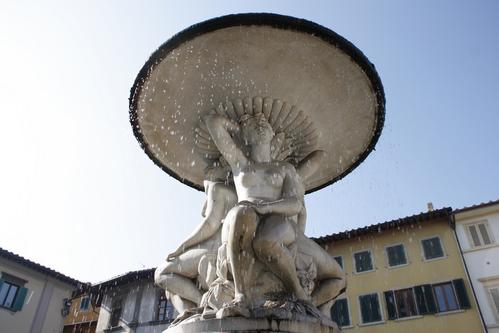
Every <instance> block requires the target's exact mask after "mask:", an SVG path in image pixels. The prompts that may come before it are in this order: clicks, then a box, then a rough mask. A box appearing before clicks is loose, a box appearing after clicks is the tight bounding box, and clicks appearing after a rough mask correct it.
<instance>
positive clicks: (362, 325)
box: [316, 208, 483, 333]
mask: <svg viewBox="0 0 499 333" xmlns="http://www.w3.org/2000/svg"><path fill="white" fill-rule="evenodd" d="M453 227H454V224H453V219H452V210H451V209H450V208H444V209H440V210H435V211H429V212H427V213H421V214H419V215H414V216H409V217H405V218H402V219H399V220H394V221H389V222H385V223H380V224H376V225H371V226H367V227H364V228H359V229H355V230H351V231H346V232H341V233H337V234H333V235H329V236H325V237H321V238H318V239H316V241H317V242H318V243H319V244H321V245H322V246H323V247H325V248H326V250H328V252H330V253H331V254H332V255H334V256H336V259H337V261H338V262H339V263H340V264H341V265H342V266H343V268H344V270H345V272H346V274H347V284H348V285H347V290H346V292H345V293H344V294H343V295H341V296H339V298H338V300H337V301H336V303H335V305H334V306H333V308H332V310H331V315H332V317H333V319H334V320H335V321H336V322H337V323H338V324H339V326H341V327H342V329H343V330H344V331H345V332H369V333H378V332H379V333H381V332H383V333H390V332H411V333H417V332H422V333H423V332H424V333H428V332H432V333H433V332H453V333H459V332H462V333H469V332H483V327H482V323H481V319H480V315H479V310H478V307H477V304H476V302H475V299H474V297H473V292H472V289H471V285H470V282H469V279H468V277H467V274H466V270H465V267H464V265H463V261H462V257H461V254H460V250H459V247H458V243H457V241H456V238H455V233H454V230H453Z"/></svg>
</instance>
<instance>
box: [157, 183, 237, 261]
mask: <svg viewBox="0 0 499 333" xmlns="http://www.w3.org/2000/svg"><path fill="white" fill-rule="evenodd" d="M207 192H208V193H207V198H206V202H205V206H206V208H205V209H204V214H203V215H204V219H203V222H201V224H199V225H198V226H197V227H196V229H194V231H193V232H192V233H191V234H190V235H189V236H188V237H187V239H186V240H184V241H183V242H182V244H180V246H179V247H178V248H177V250H175V251H174V252H173V253H171V254H169V255H168V257H167V260H172V259H173V258H175V257H177V256H179V255H180V254H182V253H184V252H185V251H186V250H187V249H188V248H190V247H193V246H195V245H198V244H199V243H201V242H203V241H205V240H207V239H210V238H211V237H213V236H214V235H215V234H216V233H217V231H218V229H219V228H220V226H221V223H222V219H223V218H224V217H225V214H226V212H227V209H228V208H230V207H228V206H231V205H233V204H235V202H236V195H235V193H234V190H233V189H230V188H229V187H228V186H225V185H222V184H209V185H208V191H207Z"/></svg>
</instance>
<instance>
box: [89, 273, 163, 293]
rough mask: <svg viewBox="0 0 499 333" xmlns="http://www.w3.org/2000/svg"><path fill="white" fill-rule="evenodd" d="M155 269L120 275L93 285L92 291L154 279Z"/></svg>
mask: <svg viewBox="0 0 499 333" xmlns="http://www.w3.org/2000/svg"><path fill="white" fill-rule="evenodd" d="M154 270H155V269H154V268H148V269H142V270H139V271H131V272H128V273H125V274H121V275H118V276H116V277H113V278H111V279H109V280H106V281H103V282H99V283H96V284H94V285H92V290H101V289H108V288H110V287H115V286H120V285H124V284H127V283H130V282H133V281H138V280H144V279H150V280H151V281H152V279H153V277H154Z"/></svg>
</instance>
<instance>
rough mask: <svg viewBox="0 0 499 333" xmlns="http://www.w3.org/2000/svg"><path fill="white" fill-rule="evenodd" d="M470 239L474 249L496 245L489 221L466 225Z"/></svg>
mask: <svg viewBox="0 0 499 333" xmlns="http://www.w3.org/2000/svg"><path fill="white" fill-rule="evenodd" d="M466 230H467V231H468V237H469V239H470V241H471V246H472V247H479V246H485V245H490V244H492V243H494V241H493V239H492V237H491V233H490V232H489V227H488V223H487V221H481V222H477V223H472V224H468V225H466Z"/></svg>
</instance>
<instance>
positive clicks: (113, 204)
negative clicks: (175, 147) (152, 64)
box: [0, 0, 499, 282]
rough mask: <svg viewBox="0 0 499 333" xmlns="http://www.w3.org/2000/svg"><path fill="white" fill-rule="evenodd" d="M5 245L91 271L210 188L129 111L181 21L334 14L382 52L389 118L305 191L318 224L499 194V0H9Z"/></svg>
mask: <svg viewBox="0 0 499 333" xmlns="http://www.w3.org/2000/svg"><path fill="white" fill-rule="evenodd" d="M1 8H2V9H1V11H0V100H1V101H2V102H1V104H0V105H1V106H0V113H1V121H2V126H1V130H0V154H1V155H0V156H1V163H0V224H1V232H0V247H2V248H4V249H8V250H10V251H13V252H15V253H18V254H20V255H23V256H25V257H27V258H29V259H31V260H34V261H36V262H39V263H41V264H43V265H46V266H49V267H51V268H54V269H56V270H59V271H61V272H62V273H64V274H67V275H70V276H71V277H74V278H77V279H79V280H82V281H90V282H98V281H101V280H105V279H109V278H111V277H113V276H115V275H118V274H122V273H125V272H127V271H131V270H137V269H142V268H149V267H154V266H156V265H157V264H158V263H159V262H161V261H162V260H163V259H164V258H165V257H166V255H167V254H168V253H169V252H170V251H171V250H173V249H174V248H175V247H176V245H178V244H179V243H180V242H181V240H182V239H183V238H184V237H185V236H187V234H188V233H189V232H190V231H191V230H192V229H193V228H194V227H195V226H196V225H197V224H198V223H199V222H200V221H201V218H200V211H201V207H202V203H203V200H204V195H203V194H202V193H201V192H197V191H195V190H193V189H191V188H188V187H186V186H185V185H183V184H181V183H179V182H178V181H176V180H174V179H173V178H170V177H169V176H168V175H167V174H165V173H164V172H163V171H161V170H160V169H159V168H158V167H157V166H155V165H154V164H153V162H152V161H150V160H149V158H148V157H147V156H146V155H145V154H144V153H143V151H142V150H141V149H140V147H139V145H138V143H137V141H136V140H135V137H134V136H133V134H132V130H131V127H130V124H129V122H128V96H129V90H130V87H131V86H132V83H133V80H134V79H135V76H136V75H137V73H138V71H139V70H140V68H141V67H142V65H143V64H144V62H145V61H146V60H147V59H148V57H149V55H150V54H151V53H152V52H153V51H154V50H156V48H157V47H159V45H161V44H162V43H163V42H164V41H166V40H167V39H168V38H170V37H171V36H172V35H173V34H175V33H176V32H179V31H180V30H183V29H184V28H187V27H188V26H190V25H192V24H194V23H197V22H200V21H203V20H206V19H209V18H213V17H217V16H221V15H225V14H231V13H240V12H274V13H279V14H286V15H291V16H296V17H300V18H305V19H308V20H311V21H315V22H317V23H319V24H321V25H324V26H326V27H328V28H330V29H332V30H334V31H335V32H337V33H339V34H340V35H342V36H343V37H345V38H347V39H348V40H350V41H351V42H352V43H354V44H355V45H356V46H357V47H358V48H360V49H361V50H362V51H363V52H364V54H366V56H367V57H368V58H369V59H370V61H371V62H373V63H374V64H375V65H376V68H377V70H378V72H379V74H380V76H381V79H382V82H383V84H384V87H385V93H386V99H387V106H386V124H385V128H384V130H383V133H382V135H381V138H380V141H379V142H378V145H377V147H376V151H374V152H373V153H372V154H371V155H370V156H369V157H368V158H367V159H366V161H365V162H364V163H363V164H362V165H361V166H360V167H358V168H357V169H356V170H355V171H354V172H353V173H351V174H350V175H348V176H347V177H346V178H345V179H343V180H341V181H340V182H338V183H337V184H334V185H333V186H330V187H328V188H326V189H323V190H321V191H319V192H316V193H313V194H311V195H309V196H307V205H308V211H309V219H308V229H307V234H308V235H310V236H321V235H326V234H331V233H334V232H339V231H344V230H346V229H352V228H356V227H360V226H365V225H369V224H374V223H380V222H383V221H386V220H391V219H397V218H400V217H404V216H407V215H412V214H417V213H420V212H422V211H425V210H426V204H427V202H430V201H431V202H433V204H434V206H435V207H436V208H441V207H446V206H451V207H453V208H460V207H463V206H468V205H472V204H475V203H479V202H483V201H489V200H495V199H498V198H499V176H498V169H499V167H498V165H499V154H498V152H499V149H498V148H499V134H498V128H499V107H498V105H499V65H498V59H499V2H498V1H466V2H465V1H456V0H453V1H395V0H393V1H369V2H368V1H355V2H353V1H272V2H270V1H233V0H232V1H123V0H116V1H97V0H96V1H57V2H56V1H20V0H16V1H6V0H4V1H2V3H1Z"/></svg>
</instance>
